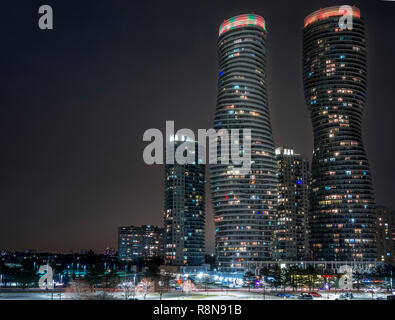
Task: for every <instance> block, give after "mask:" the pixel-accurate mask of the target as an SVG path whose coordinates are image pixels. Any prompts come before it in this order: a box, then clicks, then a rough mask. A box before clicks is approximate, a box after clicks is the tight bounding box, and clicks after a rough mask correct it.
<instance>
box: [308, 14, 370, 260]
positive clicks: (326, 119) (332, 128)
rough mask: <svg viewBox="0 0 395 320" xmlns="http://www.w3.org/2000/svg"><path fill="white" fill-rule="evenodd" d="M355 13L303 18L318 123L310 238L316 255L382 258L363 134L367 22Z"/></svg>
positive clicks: (323, 257)
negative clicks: (378, 255) (378, 256)
mask: <svg viewBox="0 0 395 320" xmlns="http://www.w3.org/2000/svg"><path fill="white" fill-rule="evenodd" d="M348 14H349V18H350V17H352V21H351V20H350V19H347V21H346V20H345V19H344V17H343V15H344V8H341V7H339V6H336V7H330V8H326V9H321V10H319V11H316V12H314V13H312V14H310V15H309V16H307V17H306V19H305V21H304V33H303V80H304V93H305V99H306V103H307V105H308V108H309V111H310V114H311V120H312V124H313V130H314V151H313V160H312V185H311V188H312V193H311V210H310V212H311V215H310V225H311V234H310V239H311V244H312V251H313V259H315V260H337V261H340V260H341V261H371V260H375V258H376V250H375V248H376V246H375V243H374V241H375V236H376V231H375V223H376V217H375V208H374V198H373V189H372V182H371V173H370V170H369V165H368V159H367V155H366V153H365V148H364V145H363V142H362V137H361V122H362V115H363V112H364V109H365V107H366V83H367V75H366V69H367V67H366V63H367V61H366V60H367V59H366V42H365V27H364V20H363V19H362V18H361V13H360V10H359V9H358V8H356V7H352V12H351V11H349V12H348ZM343 20H344V21H343ZM350 22H352V23H351V24H350Z"/></svg>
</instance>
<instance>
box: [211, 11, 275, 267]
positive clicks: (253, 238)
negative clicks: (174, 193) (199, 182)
mask: <svg viewBox="0 0 395 320" xmlns="http://www.w3.org/2000/svg"><path fill="white" fill-rule="evenodd" d="M218 59H219V75H218V94H217V107H216V113H215V120H214V128H215V129H216V130H217V131H219V130H220V129H226V130H228V133H230V132H231V130H232V129H239V130H242V129H251V169H250V170H249V171H248V172H247V173H244V172H242V171H240V170H239V169H240V168H238V167H237V166H234V165H232V164H231V163H230V165H225V164H220V161H218V163H219V164H217V165H210V186H211V195H212V203H213V208H214V215H215V228H216V231H215V241H216V244H215V245H216V256H217V266H218V270H219V271H222V272H244V271H245V270H246V268H248V264H249V263H251V262H256V261H262V260H269V259H271V254H272V240H273V226H274V225H273V224H274V221H273V219H274V215H275V210H276V203H277V176H276V161H275V155H274V144H273V138H272V129H271V123H270V116H269V106H268V98H267V89H266V29H265V22H264V19H263V18H262V17H260V16H257V15H240V16H236V17H233V18H231V19H229V20H226V21H225V22H224V23H223V24H222V25H221V26H220V32H219V38H218ZM219 140H220V139H219ZM229 140H230V139H229ZM238 145H239V147H238V150H239V152H240V153H243V141H242V139H240V141H239V142H238ZM230 149H231V147H230V146H229V150H230ZM236 149H237V148H236Z"/></svg>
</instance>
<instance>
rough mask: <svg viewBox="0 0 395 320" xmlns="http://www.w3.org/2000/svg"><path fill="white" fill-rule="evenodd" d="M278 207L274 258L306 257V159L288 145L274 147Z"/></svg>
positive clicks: (292, 258)
mask: <svg viewBox="0 0 395 320" xmlns="http://www.w3.org/2000/svg"><path fill="white" fill-rule="evenodd" d="M276 159H277V168H278V206H277V215H276V222H275V229H274V233H275V235H274V239H275V245H274V252H275V256H274V257H275V259H276V260H286V261H294V260H298V261H304V260H308V259H309V258H310V257H309V242H308V240H309V227H308V212H309V192H310V169H309V162H308V160H307V159H306V158H304V157H303V156H301V155H300V154H296V153H295V152H294V150H293V149H292V148H288V147H279V148H277V149H276Z"/></svg>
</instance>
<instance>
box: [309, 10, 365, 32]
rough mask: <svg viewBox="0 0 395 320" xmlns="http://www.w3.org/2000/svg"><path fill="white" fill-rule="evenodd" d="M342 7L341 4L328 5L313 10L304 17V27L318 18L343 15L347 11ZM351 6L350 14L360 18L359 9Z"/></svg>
mask: <svg viewBox="0 0 395 320" xmlns="http://www.w3.org/2000/svg"><path fill="white" fill-rule="evenodd" d="M342 7H343V6H334V7H328V8H324V9H320V10H317V11H314V12H313V13H311V14H309V15H308V16H307V17H306V18H305V19H304V27H305V28H306V27H307V26H308V25H310V24H312V23H314V22H317V21H318V20H324V19H327V18H331V17H336V16H342V15H345V14H346V13H347V11H346V10H343V9H341V8H342ZM351 8H352V15H353V16H354V17H355V18H360V17H361V12H360V10H359V9H358V8H357V7H355V6H352V7H351Z"/></svg>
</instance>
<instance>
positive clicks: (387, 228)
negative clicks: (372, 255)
mask: <svg viewBox="0 0 395 320" xmlns="http://www.w3.org/2000/svg"><path fill="white" fill-rule="evenodd" d="M376 212H377V239H376V244H377V260H378V261H382V262H385V263H387V264H392V265H393V266H395V211H393V210H390V209H388V208H386V207H384V206H377V207H376Z"/></svg>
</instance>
